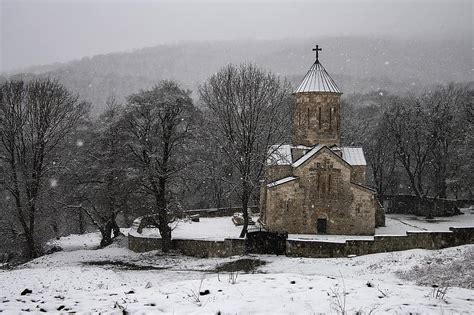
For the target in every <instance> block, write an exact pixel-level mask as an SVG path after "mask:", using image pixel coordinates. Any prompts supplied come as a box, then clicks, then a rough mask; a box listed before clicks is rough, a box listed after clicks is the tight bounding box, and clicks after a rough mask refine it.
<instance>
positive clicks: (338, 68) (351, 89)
mask: <svg viewBox="0 0 474 315" xmlns="http://www.w3.org/2000/svg"><path fill="white" fill-rule="evenodd" d="M315 42H318V44H320V45H321V46H322V47H323V51H322V53H321V60H322V63H323V64H324V66H325V67H326V69H327V70H328V71H329V72H330V73H331V75H332V76H333V78H334V79H335V81H336V82H337V83H338V84H339V86H340V87H341V88H342V90H343V91H344V93H345V94H350V93H355V92H368V91H373V90H378V89H383V90H387V91H389V92H406V91H410V90H416V89H419V88H421V87H424V86H428V85H432V84H438V83H446V82H450V81H457V82H462V81H468V80H470V76H471V44H470V41H454V40H453V41H451V42H446V41H444V42H441V41H435V40H401V39H376V38H359V37H330V38H329V37H328V38H318V39H288V40H272V41H266V40H246V41H227V42H224V41H223V42H206V43H198V42H186V43H177V44H174V45H160V46H156V47H151V48H144V49H139V50H135V51H133V52H124V53H111V54H106V55H98V56H94V57H85V58H83V59H81V60H77V61H72V62H69V63H65V64H54V65H48V66H41V67H32V68H29V69H27V70H25V72H24V73H17V74H13V75H12V76H11V77H12V78H31V77H36V76H50V77H56V78H59V79H60V80H61V81H62V82H63V83H64V84H65V85H66V86H67V87H68V88H70V89H71V90H73V91H75V92H77V93H79V94H80V96H81V97H82V98H83V99H85V100H88V101H91V102H92V103H93V107H94V110H95V112H100V111H101V110H102V109H103V107H104V104H105V100H106V99H107V98H108V97H109V96H110V95H114V96H116V97H117V98H118V99H119V100H123V99H124V97H125V96H127V95H129V94H131V93H134V92H137V91H138V90H140V89H142V88H147V87H150V86H152V85H154V84H156V83H157V82H158V81H159V80H162V79H173V80H177V81H178V82H180V83H181V84H183V86H184V87H186V88H189V89H191V90H193V91H195V90H196V89H197V87H198V86H199V85H200V84H201V83H202V82H203V81H204V80H206V78H208V77H209V75H211V74H213V73H215V72H216V71H218V70H219V69H220V68H221V67H223V66H225V65H226V64H228V63H229V62H232V63H242V62H252V63H256V64H257V65H259V66H261V67H264V68H266V69H269V70H271V71H273V72H275V73H277V74H279V75H282V76H285V77H287V78H288V79H289V80H290V81H291V82H292V83H293V84H294V85H296V84H297V83H298V82H299V80H301V78H302V77H303V76H304V74H305V73H306V71H307V69H308V68H309V66H310V65H311V63H312V62H313V60H314V57H313V53H312V52H311V48H312V46H313V44H314V43H315Z"/></svg>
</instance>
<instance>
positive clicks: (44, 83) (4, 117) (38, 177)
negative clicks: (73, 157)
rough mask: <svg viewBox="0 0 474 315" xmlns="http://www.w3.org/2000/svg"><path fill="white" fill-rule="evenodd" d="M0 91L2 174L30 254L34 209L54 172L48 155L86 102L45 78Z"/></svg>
mask: <svg viewBox="0 0 474 315" xmlns="http://www.w3.org/2000/svg"><path fill="white" fill-rule="evenodd" d="M0 93H1V94H0V142H1V146H2V151H1V152H2V154H1V158H2V159H3V160H4V161H5V165H6V166H7V167H6V168H7V170H6V172H7V173H8V175H7V179H6V183H5V186H6V189H7V190H8V191H9V192H10V194H11V196H12V197H13V199H14V203H15V209H16V212H17V213H16V217H17V218H18V221H19V223H20V225H21V228H22V230H23V234H24V237H25V240H26V245H27V250H28V257H30V258H33V257H36V256H37V255H38V250H37V247H36V246H37V244H36V238H35V222H36V214H37V212H38V211H39V207H40V199H41V197H42V193H43V192H44V191H45V187H47V186H48V182H47V179H48V176H49V175H50V174H51V172H53V171H54V163H53V157H54V155H55V154H56V153H57V150H58V149H59V148H60V147H61V145H62V144H63V143H64V141H65V139H66V137H67V136H68V135H69V134H70V133H71V132H72V131H73V130H74V129H75V128H76V127H77V125H78V124H79V122H80V120H81V118H82V117H83V116H85V115H86V113H87V111H88V106H87V105H86V104H85V103H80V102H78V97H77V96H74V95H72V94H71V93H70V92H69V91H67V90H66V89H65V88H64V87H63V86H62V85H61V84H59V83H58V82H57V81H55V80H50V79H47V80H35V81H32V82H30V83H28V84H26V83H24V82H22V81H16V82H15V81H14V82H6V83H4V84H3V85H2V86H1V88H0ZM49 184H51V185H53V186H54V184H55V183H54V182H50V183H49Z"/></svg>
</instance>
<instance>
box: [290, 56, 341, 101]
mask: <svg viewBox="0 0 474 315" xmlns="http://www.w3.org/2000/svg"><path fill="white" fill-rule="evenodd" d="M301 92H328V93H339V94H342V92H341V90H340V89H339V87H338V86H337V84H336V82H334V80H333V79H332V78H331V76H330V75H329V74H328V73H327V71H326V69H324V67H323V65H322V64H321V63H320V62H319V60H316V62H315V63H313V65H312V66H311V68H309V71H308V72H307V73H306V75H305V77H304V79H303V81H302V82H301V84H300V85H299V86H298V88H297V89H296V90H295V92H294V93H301Z"/></svg>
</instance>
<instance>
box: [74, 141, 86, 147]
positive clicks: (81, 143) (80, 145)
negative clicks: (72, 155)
mask: <svg viewBox="0 0 474 315" xmlns="http://www.w3.org/2000/svg"><path fill="white" fill-rule="evenodd" d="M76 145H77V146H78V147H82V146H83V145H84V141H82V140H77V142H76Z"/></svg>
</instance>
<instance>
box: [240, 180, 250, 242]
mask: <svg viewBox="0 0 474 315" xmlns="http://www.w3.org/2000/svg"><path fill="white" fill-rule="evenodd" d="M249 197H250V189H249V187H248V184H247V183H243V187H242V214H243V217H244V225H243V227H242V231H241V232H240V237H245V236H246V235H247V230H248V226H249V212H248V205H249V199H250V198H249Z"/></svg>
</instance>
